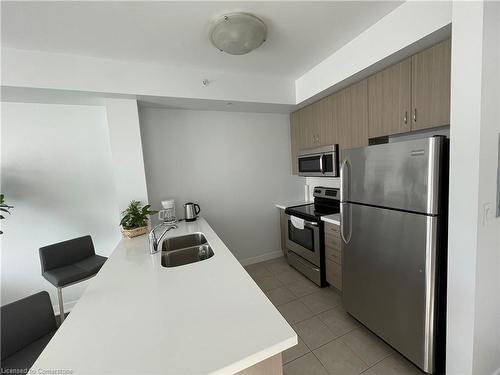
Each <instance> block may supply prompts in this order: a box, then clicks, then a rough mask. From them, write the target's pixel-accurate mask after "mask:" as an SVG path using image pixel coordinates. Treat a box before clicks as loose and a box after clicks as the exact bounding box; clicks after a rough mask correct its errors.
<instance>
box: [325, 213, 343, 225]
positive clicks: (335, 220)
mask: <svg viewBox="0 0 500 375" xmlns="http://www.w3.org/2000/svg"><path fill="white" fill-rule="evenodd" d="M321 220H322V221H325V222H327V223H331V224H335V225H340V214H333V215H327V216H321Z"/></svg>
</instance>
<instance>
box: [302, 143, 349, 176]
mask: <svg viewBox="0 0 500 375" xmlns="http://www.w3.org/2000/svg"><path fill="white" fill-rule="evenodd" d="M298 163H299V169H298V170H299V176H307V177H338V176H339V145H338V144H335V145H329V146H323V147H318V148H309V149H305V150H300V151H299V157H298Z"/></svg>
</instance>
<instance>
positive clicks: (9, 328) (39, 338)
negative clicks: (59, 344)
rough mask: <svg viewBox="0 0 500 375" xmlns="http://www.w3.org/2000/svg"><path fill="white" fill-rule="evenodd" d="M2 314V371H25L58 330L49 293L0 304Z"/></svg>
mask: <svg viewBox="0 0 500 375" xmlns="http://www.w3.org/2000/svg"><path fill="white" fill-rule="evenodd" d="M1 315H2V324H1V326H2V333H1V337H2V338H1V343H2V358H1V360H2V364H1V367H2V374H4V373H5V374H7V373H19V374H21V373H23V374H24V373H26V372H27V370H28V369H29V368H30V367H31V366H32V365H33V363H35V361H36V359H37V358H38V356H39V355H40V353H41V352H42V351H43V349H45V346H46V345H47V344H48V342H49V341H50V339H51V338H52V336H53V335H54V333H55V332H56V330H57V323H56V317H55V316H54V310H53V309H52V304H51V302H50V297H49V294H48V293H47V292H40V293H37V294H33V295H32V296H29V297H26V298H23V299H21V300H19V301H16V302H12V303H9V304H8V305H5V306H2V308H1ZM12 370H18V371H17V372H16V371H14V372H13V371H12ZM20 371H22V372H20Z"/></svg>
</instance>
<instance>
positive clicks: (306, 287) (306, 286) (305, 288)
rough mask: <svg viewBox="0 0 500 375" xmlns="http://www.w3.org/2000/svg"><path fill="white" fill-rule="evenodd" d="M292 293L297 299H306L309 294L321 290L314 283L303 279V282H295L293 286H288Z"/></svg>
mask: <svg viewBox="0 0 500 375" xmlns="http://www.w3.org/2000/svg"><path fill="white" fill-rule="evenodd" d="M286 287H287V288H288V289H290V291H291V292H292V293H293V294H295V295H296V296H297V297H304V296H307V295H308V294H311V293H314V292H318V291H319V290H320V288H319V287H318V286H317V285H316V284H314V283H313V282H312V281H309V280H307V279H306V278H303V279H302V280H299V281H295V282H293V283H291V284H287V286H286Z"/></svg>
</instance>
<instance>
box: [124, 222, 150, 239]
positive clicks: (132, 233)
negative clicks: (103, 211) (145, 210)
mask: <svg viewBox="0 0 500 375" xmlns="http://www.w3.org/2000/svg"><path fill="white" fill-rule="evenodd" d="M121 231H122V234H123V237H126V238H132V237H137V236H142V235H143V234H146V233H147V231H148V226H147V225H146V226H143V227H139V228H134V229H123V228H121Z"/></svg>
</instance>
